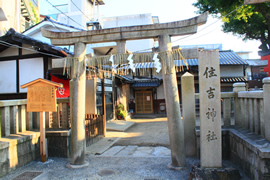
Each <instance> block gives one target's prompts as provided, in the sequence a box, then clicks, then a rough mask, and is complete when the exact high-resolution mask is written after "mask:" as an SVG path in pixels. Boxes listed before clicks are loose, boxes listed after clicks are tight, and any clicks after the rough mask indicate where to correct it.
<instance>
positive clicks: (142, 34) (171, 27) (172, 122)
mask: <svg viewBox="0 0 270 180" xmlns="http://www.w3.org/2000/svg"><path fill="white" fill-rule="evenodd" d="M207 16H208V13H204V14H202V15H200V16H197V17H194V18H191V19H188V20H182V21H176V22H169V23H162V24H152V25H141V26H130V27H119V28H110V29H101V30H91V31H80V32H52V31H47V30H45V29H41V32H42V35H43V36H44V37H47V38H50V39H51V43H52V44H54V45H59V46H60V45H61V46H64V45H75V52H74V57H78V58H79V61H83V57H84V56H85V55H86V44H92V43H102V42H116V43H117V53H125V52H126V41H127V40H138V39H151V38H158V39H159V51H160V52H162V51H171V50H172V45H171V36H181V35H189V34H195V33H196V32H197V28H198V26H199V25H202V24H205V23H206V21H207ZM169 60H170V59H169V57H166V61H169ZM170 68H171V69H170V73H165V70H164V69H165V67H162V69H163V70H162V76H163V83H164V92H165V100H166V106H167V108H166V109H167V117H168V129H169V137H170V147H171V159H172V163H171V167H176V168H177V167H183V166H185V164H186V156H185V148H184V127H183V120H181V112H180V103H179V95H178V87H177V78H176V73H175V66H174V64H173V66H171V67H170ZM72 81H73V87H72V88H71V92H72V94H71V96H70V98H71V101H72V103H73V108H72V109H71V119H72V121H71V122H72V125H71V162H70V165H71V167H74V168H76V167H83V166H87V165H88V164H87V162H85V148H86V145H85V125H84V118H85V68H84V71H83V72H81V73H80V74H79V75H78V76H77V77H74V78H73V79H72Z"/></svg>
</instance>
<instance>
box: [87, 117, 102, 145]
mask: <svg viewBox="0 0 270 180" xmlns="http://www.w3.org/2000/svg"><path fill="white" fill-rule="evenodd" d="M104 123H106V122H105V121H104V117H103V115H97V114H86V115H85V131H86V146H89V145H91V144H93V143H94V142H93V141H95V138H98V136H102V137H103V135H104V133H105V132H104V131H105V130H104Z"/></svg>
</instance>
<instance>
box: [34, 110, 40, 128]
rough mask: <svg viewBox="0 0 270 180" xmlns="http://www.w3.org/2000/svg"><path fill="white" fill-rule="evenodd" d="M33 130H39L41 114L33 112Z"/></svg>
mask: <svg viewBox="0 0 270 180" xmlns="http://www.w3.org/2000/svg"><path fill="white" fill-rule="evenodd" d="M33 128H34V129H39V113H37V112H33Z"/></svg>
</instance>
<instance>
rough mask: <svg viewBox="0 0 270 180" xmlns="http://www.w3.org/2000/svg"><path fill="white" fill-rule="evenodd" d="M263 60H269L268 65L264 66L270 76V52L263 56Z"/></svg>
mask: <svg viewBox="0 0 270 180" xmlns="http://www.w3.org/2000/svg"><path fill="white" fill-rule="evenodd" d="M261 60H268V65H267V66H266V67H265V68H264V72H268V77H270V54H269V55H266V56H262V57H261Z"/></svg>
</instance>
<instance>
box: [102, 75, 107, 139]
mask: <svg viewBox="0 0 270 180" xmlns="http://www.w3.org/2000/svg"><path fill="white" fill-rule="evenodd" d="M104 80H105V76H104V73H103V79H102V80H101V84H102V110H103V130H102V131H103V135H104V137H106V101H105V83H104Z"/></svg>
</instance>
